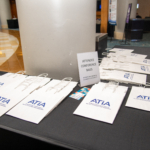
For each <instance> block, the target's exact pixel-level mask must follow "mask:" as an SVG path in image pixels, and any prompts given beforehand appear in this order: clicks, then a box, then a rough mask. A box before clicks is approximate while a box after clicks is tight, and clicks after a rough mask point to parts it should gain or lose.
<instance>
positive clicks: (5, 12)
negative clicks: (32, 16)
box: [0, 0, 11, 28]
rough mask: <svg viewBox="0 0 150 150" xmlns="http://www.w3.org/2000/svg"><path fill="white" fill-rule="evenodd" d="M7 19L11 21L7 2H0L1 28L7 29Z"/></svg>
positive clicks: (1, 0)
mask: <svg viewBox="0 0 150 150" xmlns="http://www.w3.org/2000/svg"><path fill="white" fill-rule="evenodd" d="M7 19H11V10H10V3H9V0H0V22H1V27H2V28H8V25H7Z"/></svg>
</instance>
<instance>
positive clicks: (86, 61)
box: [77, 52, 100, 87]
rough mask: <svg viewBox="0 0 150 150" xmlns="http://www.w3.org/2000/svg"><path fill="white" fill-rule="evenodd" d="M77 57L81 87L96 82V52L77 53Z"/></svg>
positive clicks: (97, 71) (97, 75)
mask: <svg viewBox="0 0 150 150" xmlns="http://www.w3.org/2000/svg"><path fill="white" fill-rule="evenodd" d="M77 59H78V69H79V76H80V86H81V87H83V86H87V85H92V84H95V83H98V82H99V81H100V77H99V64H98V54H97V52H87V53H78V54H77Z"/></svg>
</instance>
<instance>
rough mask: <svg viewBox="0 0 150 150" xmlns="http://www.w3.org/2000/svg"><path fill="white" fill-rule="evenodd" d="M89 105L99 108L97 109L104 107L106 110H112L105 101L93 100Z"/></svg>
mask: <svg viewBox="0 0 150 150" xmlns="http://www.w3.org/2000/svg"><path fill="white" fill-rule="evenodd" d="M87 104H88V105H93V106H97V107H102V108H105V109H110V103H109V102H105V101H103V100H100V99H93V100H91V101H90V102H89V103H87Z"/></svg>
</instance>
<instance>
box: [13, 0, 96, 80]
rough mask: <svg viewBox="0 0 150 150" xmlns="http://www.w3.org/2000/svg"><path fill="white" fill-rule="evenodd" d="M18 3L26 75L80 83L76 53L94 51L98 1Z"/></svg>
mask: <svg viewBox="0 0 150 150" xmlns="http://www.w3.org/2000/svg"><path fill="white" fill-rule="evenodd" d="M16 2H17V12H18V20H19V27H20V35H21V41H22V50H23V57H24V65H25V70H26V72H27V74H29V75H38V74H40V73H43V72H47V73H49V77H52V78H56V79H62V78H64V77H67V76H70V77H73V78H74V80H76V81H77V80H78V79H79V74H78V67H77V53H79V52H89V51H95V26H96V25H95V24H96V19H95V17H96V0H17V1H16Z"/></svg>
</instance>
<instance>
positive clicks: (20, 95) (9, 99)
mask: <svg viewBox="0 0 150 150" xmlns="http://www.w3.org/2000/svg"><path fill="white" fill-rule="evenodd" d="M49 81H50V78H45V77H35V76H34V77H33V76H30V77H27V78H26V79H25V80H24V81H23V82H22V83H20V84H19V85H18V86H16V87H15V88H14V89H13V90H11V91H5V92H3V93H2V94H0V97H1V100H0V116H2V115H3V114H5V113H6V112H7V111H9V110H10V109H11V108H12V107H14V106H15V105H16V104H18V103H19V102H20V101H22V100H23V99H24V98H25V97H27V96H28V95H29V94H30V93H32V92H33V91H34V90H36V89H38V88H40V87H42V86H44V85H45V84H46V83H48V82H49Z"/></svg>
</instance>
